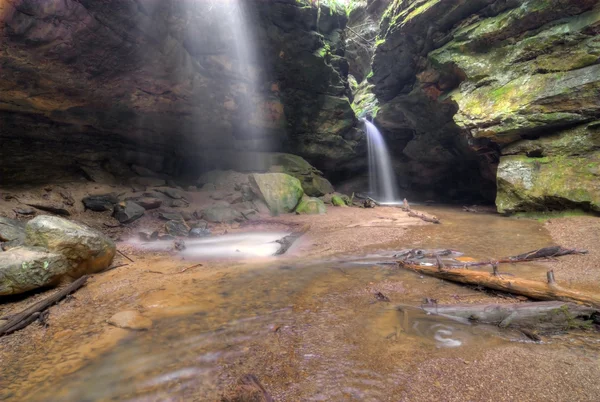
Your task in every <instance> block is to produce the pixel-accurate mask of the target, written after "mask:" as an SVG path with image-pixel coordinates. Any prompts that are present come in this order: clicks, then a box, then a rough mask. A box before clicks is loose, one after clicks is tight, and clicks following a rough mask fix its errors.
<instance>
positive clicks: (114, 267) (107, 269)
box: [98, 264, 129, 274]
mask: <svg viewBox="0 0 600 402" xmlns="http://www.w3.org/2000/svg"><path fill="white" fill-rule="evenodd" d="M127 265H129V264H119V265H113V266H112V267H108V268H106V269H105V270H104V271H100V272H98V273H99V274H103V273H105V272H108V271H112V270H113V269H117V268H121V267H125V266H127Z"/></svg>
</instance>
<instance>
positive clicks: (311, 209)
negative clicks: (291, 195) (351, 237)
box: [296, 197, 327, 215]
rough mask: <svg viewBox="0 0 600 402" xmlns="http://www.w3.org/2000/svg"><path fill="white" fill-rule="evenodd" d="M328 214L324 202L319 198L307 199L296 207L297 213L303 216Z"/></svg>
mask: <svg viewBox="0 0 600 402" xmlns="http://www.w3.org/2000/svg"><path fill="white" fill-rule="evenodd" d="M326 212H327V208H326V207H325V204H324V203H323V201H321V200H320V199H318V198H314V197H313V198H306V199H303V200H302V201H300V204H298V206H297V207H296V213H297V214H302V215H319V214H324V213H326Z"/></svg>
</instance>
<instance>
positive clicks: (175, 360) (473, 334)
mask: <svg viewBox="0 0 600 402" xmlns="http://www.w3.org/2000/svg"><path fill="white" fill-rule="evenodd" d="M422 209H423V210H425V211H427V212H431V213H434V214H436V215H437V216H438V217H440V218H441V219H442V221H443V224H442V225H430V224H423V223H422V222H421V221H418V220H414V219H411V218H407V217H406V216H405V215H404V214H403V213H402V212H400V211H399V210H398V209H395V208H376V209H374V210H359V209H350V208H347V209H343V208H338V209H331V210H330V212H329V213H328V214H327V215H325V216H286V217H279V218H273V219H269V220H266V221H264V222H260V223H258V224H254V225H252V226H249V227H241V228H236V229H235V230H232V231H231V232H234V233H237V232H245V231H284V232H285V231H286V230H290V228H293V227H296V226H297V225H303V224H310V225H311V230H310V231H309V232H308V233H307V234H306V235H305V236H303V237H302V238H301V240H300V241H299V242H298V243H297V244H295V245H294V246H293V247H292V249H291V250H290V252H289V254H287V255H285V256H283V257H278V258H275V257H256V256H255V257H252V258H250V257H249V256H248V255H246V254H244V255H243V257H241V258H240V257H235V256H234V257H229V258H218V257H215V256H212V258H210V259H209V258H205V257H206V256H204V257H203V258H200V260H196V259H195V258H194V256H191V255H188V256H186V257H185V259H182V257H181V256H180V255H175V254H173V253H171V252H165V251H155V252H151V251H141V250H140V249H139V248H138V247H137V246H136V245H132V244H126V243H121V244H119V249H121V250H123V251H125V252H126V253H127V254H128V255H129V256H130V257H132V258H133V259H134V260H135V263H130V265H129V266H127V267H122V268H118V269H115V270H113V271H110V272H107V273H104V274H99V275H96V276H94V277H93V278H92V279H91V280H90V283H89V284H88V285H87V286H86V287H85V288H83V289H81V290H79V291H78V292H77V293H76V294H75V296H74V298H72V299H70V300H69V301H64V302H62V303H61V304H59V305H58V306H54V307H52V308H51V310H50V311H51V313H50V320H49V324H50V325H49V327H47V328H42V327H41V326H39V325H38V324H35V325H32V326H30V327H28V328H26V329H25V330H22V331H20V332H18V333H16V334H14V335H12V336H8V337H4V338H0V359H1V361H2V368H1V373H0V399H2V400H14V401H24V400H36V401H87V400H90V401H92V400H94V401H95V400H131V401H134V400H135V401H146V400H152V401H159V400H168V401H171V400H173V401H179V400H181V401H191V400H197V401H204V400H218V399H219V397H220V395H221V394H222V393H223V391H224V390H225V389H226V388H227V387H228V386H229V385H230V384H231V383H232V382H234V381H235V380H236V379H237V378H238V377H239V376H240V375H242V374H244V373H254V374H255V375H256V376H257V377H258V378H260V380H261V382H262V383H263V384H264V385H265V387H266V388H267V389H268V390H269V391H270V392H271V393H272V394H273V396H274V397H275V399H276V400H280V401H301V400H315V401H330V400H331V401H333V400H336V401H341V400H348V401H353V400H355V401H386V400H390V401H398V400H406V401H431V400H439V401H464V400H477V401H479V400H493V401H503V400H506V401H512V400H519V401H529V400H531V401H537V400H556V401H559V400H571V401H593V400H597V396H598V395H599V394H600V383H598V381H597V378H598V376H599V375H600V364H599V363H598V362H599V361H600V359H599V357H600V356H599V355H600V336H598V333H597V332H571V333H570V334H568V335H556V336H552V337H545V338H544V343H542V344H533V343H530V342H527V341H526V338H524V337H522V336H521V335H520V334H518V333H514V332H511V331H500V330H498V329H495V328H489V327H486V326H467V325H461V324H457V323H454V322H447V321H444V320H439V319H435V318H432V317H430V316H424V315H419V314H414V315H409V316H404V315H402V314H400V313H398V312H397V311H396V310H394V309H393V308H391V306H392V305H393V304H396V303H398V304H411V305H419V304H420V303H421V302H422V300H423V298H425V297H430V298H435V299H437V300H438V302H439V303H457V302H460V303H474V302H490V303H493V302H498V303H511V302H514V301H515V300H514V299H504V298H499V297H495V296H493V295H490V294H486V293H482V292H478V291H476V290H473V289H469V288H466V287H461V286H456V285H453V284H450V283H446V282H443V281H439V280H437V279H432V278H423V277H420V276H419V275H417V274H415V273H412V272H406V271H401V270H398V269H396V268H394V267H393V266H391V265H381V264H376V262H379V261H391V255H392V254H393V252H394V251H395V250H398V249H402V248H409V247H421V248H437V247H443V248H454V249H458V250H461V251H463V252H465V253H467V255H468V256H470V257H473V258H487V257H500V256H506V255H514V254H516V253H520V252H524V251H528V250H532V249H535V248H539V247H543V246H547V245H550V244H553V243H555V242H560V244H561V245H564V246H577V247H581V248H589V249H590V251H591V253H590V254H589V255H586V256H568V257H564V258H563V259H561V260H560V261H557V262H552V263H536V264H533V263H531V264H521V265H518V266H517V265H515V266H513V267H506V268H505V271H506V272H511V273H514V274H515V275H519V276H522V277H527V278H531V279H543V278H544V275H545V271H546V270H547V269H548V267H553V268H554V269H555V272H556V276H557V280H558V281H559V282H562V284H564V285H565V286H571V287H576V288H580V289H583V288H585V289H588V290H592V291H593V290H596V291H597V290H598V279H599V276H600V274H599V272H600V267H599V266H598V251H597V250H594V247H593V246H594V244H596V245H597V244H600V239H599V238H598V237H599V236H600V235H599V233H600V220H599V219H597V218H590V217H583V218H563V219H554V220H551V221H550V222H547V223H545V224H544V223H541V222H537V221H534V220H518V219H509V218H503V217H500V216H497V215H493V214H470V213H464V212H462V211H458V209H457V208H442V207H439V208H434V207H427V208H422ZM231 232H230V233H231ZM125 262H127V261H125ZM198 262H201V263H202V264H203V265H202V266H199V267H195V268H193V269H189V270H187V271H185V272H183V273H180V271H181V270H182V269H184V268H186V267H189V266H192V265H194V264H196V263H198ZM375 292H382V293H384V294H385V295H387V296H388V297H389V298H390V299H391V301H392V303H382V302H377V301H376V300H375V298H374V293H375ZM43 296H44V294H38V295H35V296H33V297H30V298H28V299H26V300H17V299H15V300H12V302H11V303H9V304H5V305H3V306H1V307H2V309H1V311H0V312H1V313H2V314H4V313H10V312H12V311H15V310H18V309H20V308H22V307H23V306H25V305H29V303H31V302H33V301H34V300H37V299H38V298H41V297H43ZM124 309H136V310H138V311H140V312H142V313H143V314H144V315H145V316H147V317H149V318H151V319H152V320H153V321H154V325H153V327H152V329H150V330H149V331H144V332H130V331H127V330H123V329H119V328H115V327H112V326H109V325H108V324H106V320H107V319H108V318H109V317H110V316H111V315H112V314H114V313H115V312H117V311H120V310H124Z"/></svg>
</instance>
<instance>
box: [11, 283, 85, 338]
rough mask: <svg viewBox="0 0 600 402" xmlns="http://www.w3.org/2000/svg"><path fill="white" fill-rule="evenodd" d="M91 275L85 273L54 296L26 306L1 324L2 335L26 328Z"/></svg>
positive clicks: (80, 285)
mask: <svg viewBox="0 0 600 402" xmlns="http://www.w3.org/2000/svg"><path fill="white" fill-rule="evenodd" d="M88 278H89V276H88V275H84V276H82V277H81V278H79V279H77V280H76V281H75V282H73V283H71V284H70V285H69V286H67V287H65V288H64V289H62V290H59V291H58V292H56V293H54V294H53V295H52V296H49V297H47V298H45V299H44V300H42V301H40V302H37V303H36V304H34V305H33V306H31V307H28V308H26V309H25V310H23V311H21V312H20V313H17V314H14V315H13V316H11V318H10V319H9V320H8V322H6V323H5V324H4V325H2V326H0V336H4V335H8V334H11V333H13V332H15V331H18V330H20V329H22V328H25V327H26V326H28V325H29V324H31V323H32V322H34V321H35V320H37V319H38V318H39V317H40V314H41V313H42V312H43V311H44V310H46V309H47V308H48V307H50V306H52V305H53V304H55V303H58V302H59V301H60V300H62V299H63V298H64V297H66V296H67V295H69V294H71V293H73V292H75V291H76V290H77V289H79V288H80V287H82V286H83V285H84V284H85V282H86V281H87V280H88Z"/></svg>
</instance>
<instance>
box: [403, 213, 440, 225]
mask: <svg viewBox="0 0 600 402" xmlns="http://www.w3.org/2000/svg"><path fill="white" fill-rule="evenodd" d="M408 216H410V217H413V218H419V219H421V220H424V221H425V222H430V223H435V224H438V225H439V224H440V223H442V222H440V220H439V219H438V218H436V217H435V216H433V217H430V216H427V215H425V214H422V213H419V212H415V211H410V210H409V211H408Z"/></svg>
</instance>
